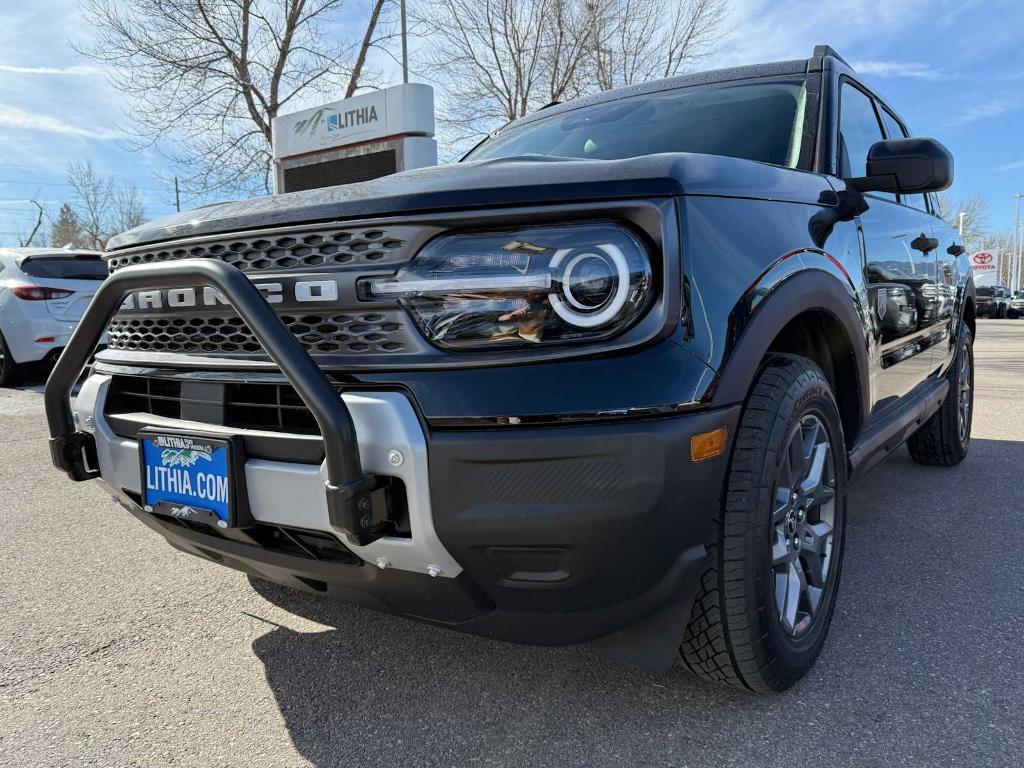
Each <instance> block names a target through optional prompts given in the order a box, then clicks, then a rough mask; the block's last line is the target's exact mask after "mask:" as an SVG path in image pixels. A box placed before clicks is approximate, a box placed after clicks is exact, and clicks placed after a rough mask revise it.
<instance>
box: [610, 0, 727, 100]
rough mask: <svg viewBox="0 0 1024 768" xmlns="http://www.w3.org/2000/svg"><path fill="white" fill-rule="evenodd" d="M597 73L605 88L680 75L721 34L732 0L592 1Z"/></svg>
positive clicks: (708, 50)
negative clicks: (728, 2)
mask: <svg viewBox="0 0 1024 768" xmlns="http://www.w3.org/2000/svg"><path fill="white" fill-rule="evenodd" d="M592 5H593V7H594V12H593V23H594V27H595V29H594V33H593V35H592V39H593V46H594V48H593V74H594V77H595V79H596V82H597V85H598V86H599V87H600V88H601V89H605V90H607V89H609V88H616V87H618V86H620V85H632V84H633V83H642V82H644V81H647V80H653V79H656V78H659V77H673V76H675V75H678V74H679V73H680V72H682V71H684V70H685V69H687V68H688V67H689V65H691V64H694V63H696V62H697V61H699V60H700V59H701V58H703V57H704V56H706V55H707V54H708V53H710V52H711V51H712V50H713V49H714V46H715V43H717V42H718V40H719V39H721V36H722V34H723V27H724V23H725V19H726V17H727V15H728V10H729V8H728V5H727V3H726V0H668V1H667V2H666V0H603V2H601V3H597V2H595V3H592Z"/></svg>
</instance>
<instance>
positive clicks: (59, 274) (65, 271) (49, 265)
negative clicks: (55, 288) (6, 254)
mask: <svg viewBox="0 0 1024 768" xmlns="http://www.w3.org/2000/svg"><path fill="white" fill-rule="evenodd" d="M20 266H21V271H22V272H24V273H25V274H26V275H28V276H29V277H41V278H44V279H48V280H104V279H106V277H107V265H106V263H105V262H104V261H103V259H101V258H100V257H99V256H42V257H36V258H32V257H31V256H30V257H28V258H27V259H24V260H23V261H22V262H21V265H20Z"/></svg>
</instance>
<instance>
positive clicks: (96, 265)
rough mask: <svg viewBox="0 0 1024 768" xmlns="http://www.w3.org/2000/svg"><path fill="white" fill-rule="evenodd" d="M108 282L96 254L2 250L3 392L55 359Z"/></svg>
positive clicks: (0, 373) (0, 358)
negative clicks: (30, 369)
mask: <svg viewBox="0 0 1024 768" xmlns="http://www.w3.org/2000/svg"><path fill="white" fill-rule="evenodd" d="M106 276H107V266H106V264H105V263H104V261H103V258H102V256H101V254H100V253H99V252H97V251H75V250H66V249H63V248H0V386H7V385H8V384H11V383H12V382H14V381H15V380H16V377H17V376H18V374H19V373H20V371H21V368H22V367H23V366H24V365H25V364H27V363H34V362H38V361H41V360H43V361H53V360H56V359H57V356H58V355H59V354H60V352H61V350H63V349H64V345H65V344H67V341H68V339H69V338H70V336H71V333H72V332H73V331H74V330H75V326H76V325H78V321H79V320H80V319H81V317H82V313H84V312H85V308H86V307H87V306H89V302H90V301H91V300H92V297H93V294H94V293H95V292H96V287H97V286H98V285H99V284H100V283H101V282H102V281H103V279H104V278H106Z"/></svg>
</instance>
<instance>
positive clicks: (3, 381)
mask: <svg viewBox="0 0 1024 768" xmlns="http://www.w3.org/2000/svg"><path fill="white" fill-rule="evenodd" d="M20 367H21V366H19V365H18V364H17V363H15V362H14V358H13V357H12V356H11V350H10V348H9V347H8V346H7V340H6V339H5V338H4V335H3V334H2V333H0V387H9V386H11V385H12V384H14V383H15V382H16V381H17V380H18V373H19V369H20Z"/></svg>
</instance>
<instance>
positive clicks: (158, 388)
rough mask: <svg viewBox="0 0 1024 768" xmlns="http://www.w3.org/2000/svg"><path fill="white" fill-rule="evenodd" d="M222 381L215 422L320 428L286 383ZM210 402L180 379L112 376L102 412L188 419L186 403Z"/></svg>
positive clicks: (290, 429) (311, 431)
mask: <svg viewBox="0 0 1024 768" xmlns="http://www.w3.org/2000/svg"><path fill="white" fill-rule="evenodd" d="M222 386H223V387H224V391H223V394H222V395H221V397H220V398H219V400H220V402H221V403H223V409H224V410H223V418H222V419H219V420H218V422H217V423H218V424H221V425H222V426H226V427H235V428H237V429H256V430H265V431H272V432H287V433H291V434H298V435H316V434H319V429H318V428H317V425H316V420H315V419H314V418H313V414H312V413H310V411H309V409H308V408H307V407H306V404H305V403H303V402H302V399H301V398H300V397H299V395H298V393H297V392H296V391H295V389H294V388H293V387H292V386H291V385H290V384H279V383H274V382H260V383H241V382H230V383H225V384H223V385H222ZM209 402H210V401H209V400H205V401H201V402H200V401H194V400H192V399H190V398H188V397H184V396H183V395H182V382H181V380H180V379H156V378H148V377H144V376H114V377H113V378H112V380H111V382H110V391H109V394H108V395H107V407H106V415H108V416H109V415H114V414H123V413H150V414H153V415H154V416H162V417H164V418H168V419H185V420H191V419H192V417H193V414H191V413H190V407H191V406H193V405H196V404H197V403H198V405H199V406H205V405H207V404H208V403H209ZM196 420H199V421H201V420H203V419H202V418H199V419H196Z"/></svg>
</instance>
